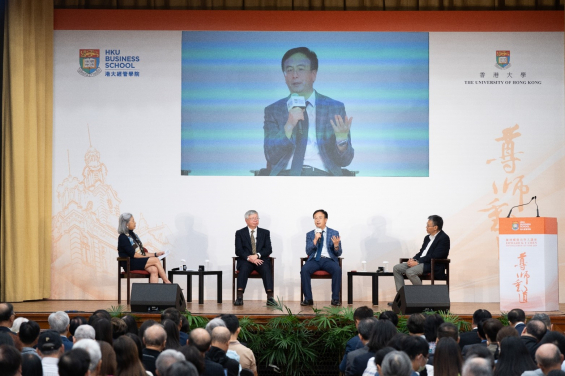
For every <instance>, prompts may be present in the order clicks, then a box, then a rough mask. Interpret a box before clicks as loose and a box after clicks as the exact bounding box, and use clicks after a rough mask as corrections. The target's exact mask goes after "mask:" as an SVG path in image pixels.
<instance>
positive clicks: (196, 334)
mask: <svg viewBox="0 0 565 376" xmlns="http://www.w3.org/2000/svg"><path fill="white" fill-rule="evenodd" d="M228 332H229V331H228ZM211 341H212V338H211V337H210V333H208V331H207V330H206V329H202V328H196V329H193V330H192V331H191V332H190V335H189V336H188V342H189V343H190V344H191V345H193V346H195V347H196V348H197V349H198V351H200V353H201V354H202V356H204V353H206V351H208V349H209V348H210V342H211Z"/></svg>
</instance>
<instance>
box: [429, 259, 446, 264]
mask: <svg viewBox="0 0 565 376" xmlns="http://www.w3.org/2000/svg"><path fill="white" fill-rule="evenodd" d="M432 262H433V263H436V264H450V263H451V260H450V259H432Z"/></svg>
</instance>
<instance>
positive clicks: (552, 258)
mask: <svg viewBox="0 0 565 376" xmlns="http://www.w3.org/2000/svg"><path fill="white" fill-rule="evenodd" d="M498 228H499V242H498V247H499V253H500V262H499V267H500V310H501V311H503V312H504V311H506V312H507V311H509V310H511V309H513V308H521V309H523V310H524V311H536V312H538V311H557V310H559V271H558V268H559V262H558V258H557V218H544V217H533V218H500V219H499V227H498Z"/></svg>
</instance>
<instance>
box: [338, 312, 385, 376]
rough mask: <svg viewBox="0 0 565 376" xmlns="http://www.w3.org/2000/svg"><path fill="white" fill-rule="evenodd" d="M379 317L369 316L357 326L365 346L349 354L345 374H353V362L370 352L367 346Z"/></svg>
mask: <svg viewBox="0 0 565 376" xmlns="http://www.w3.org/2000/svg"><path fill="white" fill-rule="evenodd" d="M377 321H378V320H377V319H375V318H374V317H369V318H366V319H363V320H361V321H360V322H359V324H358V326H357V331H358V332H359V334H358V336H359V338H360V339H361V343H362V344H363V347H361V348H359V349H357V350H353V351H351V352H350V353H349V354H347V359H346V363H345V374H346V375H348V376H349V375H351V368H352V367H353V363H354V362H355V359H356V358H357V357H358V356H360V355H363V354H366V353H367V352H369V346H367V344H368V343H369V340H370V339H371V334H372V333H373V330H374V328H375V326H376V325H377Z"/></svg>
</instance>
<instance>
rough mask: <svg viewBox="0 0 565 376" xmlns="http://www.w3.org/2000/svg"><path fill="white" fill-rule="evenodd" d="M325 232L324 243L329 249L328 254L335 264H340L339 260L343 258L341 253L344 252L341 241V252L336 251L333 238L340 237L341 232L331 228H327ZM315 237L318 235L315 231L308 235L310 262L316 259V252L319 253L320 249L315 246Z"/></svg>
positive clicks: (307, 251) (307, 248)
mask: <svg viewBox="0 0 565 376" xmlns="http://www.w3.org/2000/svg"><path fill="white" fill-rule="evenodd" d="M324 231H326V233H325V234H324V237H325V239H324V241H325V242H326V246H327V247H328V253H329V254H330V257H331V258H332V260H334V261H335V262H339V260H338V259H337V258H338V257H339V256H341V252H342V249H341V241H340V242H339V250H337V251H336V250H335V249H334V242H332V236H339V232H337V231H336V230H332V229H331V228H329V227H326V229H325V230H324ZM315 235H316V233H315V230H312V231H310V232H308V233H306V254H307V255H308V261H310V260H312V259H313V258H315V257H316V252H317V251H318V247H317V246H316V245H314V237H315Z"/></svg>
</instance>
